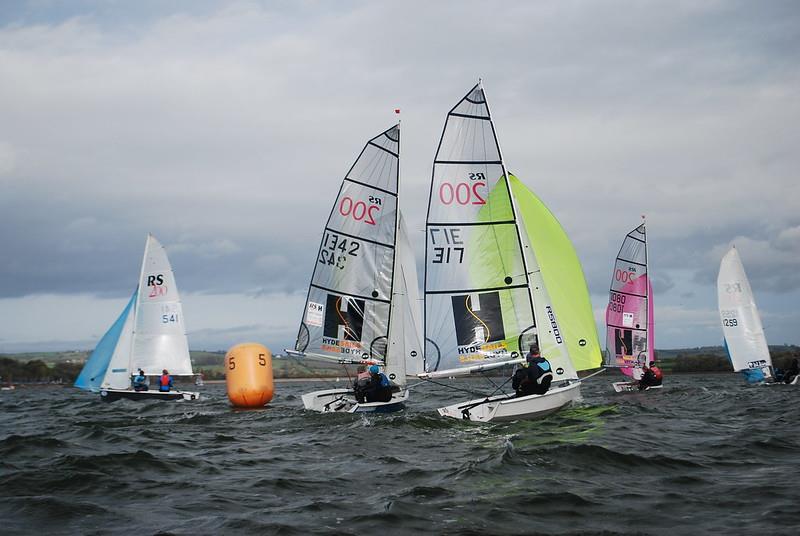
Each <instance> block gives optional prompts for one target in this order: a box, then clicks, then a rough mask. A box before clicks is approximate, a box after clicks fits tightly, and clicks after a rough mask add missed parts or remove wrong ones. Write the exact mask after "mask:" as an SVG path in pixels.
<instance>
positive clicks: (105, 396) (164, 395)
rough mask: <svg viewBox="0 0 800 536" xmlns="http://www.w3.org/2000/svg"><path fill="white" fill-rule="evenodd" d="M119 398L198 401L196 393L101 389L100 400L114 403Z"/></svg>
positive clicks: (198, 395) (198, 396)
mask: <svg viewBox="0 0 800 536" xmlns="http://www.w3.org/2000/svg"><path fill="white" fill-rule="evenodd" d="M121 398H127V399H128V400H199V399H200V393H198V392H196V391H166V392H165V391H133V390H131V389H101V390H100V399H101V400H103V401H104V402H114V401H116V400H119V399H121Z"/></svg>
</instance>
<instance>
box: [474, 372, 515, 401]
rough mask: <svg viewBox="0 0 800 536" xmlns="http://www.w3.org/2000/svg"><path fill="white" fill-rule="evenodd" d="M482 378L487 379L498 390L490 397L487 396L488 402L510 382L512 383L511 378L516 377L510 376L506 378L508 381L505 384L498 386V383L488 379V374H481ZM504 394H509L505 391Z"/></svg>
mask: <svg viewBox="0 0 800 536" xmlns="http://www.w3.org/2000/svg"><path fill="white" fill-rule="evenodd" d="M481 376H483V377H484V378H486V379H487V380H488V381H489V383H491V384H492V385H494V386H495V387H496V389H495V390H494V391H492V393H491V394H490V395H487V396H486V398H487V400H488V399H489V398H491V397H493V396H494V394H495V393H496V392H497V391H500V390H501V389H503V387H504V386H505V385H506V384H507V383H508V382H510V381H511V378H513V377H514V376H513V375H511V376H509V377H508V378H506V381H504V382H503V383H501V384H500V385H497V384H496V383H494V382H493V381H492V380H490V379H489V377H488V376H486V374H485V373H483V372H482V373H481ZM503 394H504V395H508V394H509V393H506V392H505V391H503Z"/></svg>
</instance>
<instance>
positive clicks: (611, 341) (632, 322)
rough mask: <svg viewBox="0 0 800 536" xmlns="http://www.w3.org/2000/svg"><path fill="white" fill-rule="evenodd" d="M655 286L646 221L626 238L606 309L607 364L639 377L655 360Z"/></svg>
mask: <svg viewBox="0 0 800 536" xmlns="http://www.w3.org/2000/svg"><path fill="white" fill-rule="evenodd" d="M651 296H652V285H651V283H650V279H649V277H648V275H647V247H646V237H645V229H644V224H642V225H640V226H639V227H637V228H636V229H634V230H633V231H631V232H630V233H628V234H627V235H626V237H625V240H624V242H623V244H622V248H620V252H619V254H618V256H617V259H616V262H615V263H614V272H613V274H612V278H611V289H610V292H609V299H608V306H607V308H606V329H607V331H606V348H607V357H606V366H609V367H620V368H621V370H622V372H623V373H624V374H626V375H628V376H633V377H637V376H638V375H639V373H640V371H641V368H642V367H643V366H645V365H647V364H648V363H649V362H650V361H652V359H653V341H652V333H653V304H652V299H651V298H650V297H651Z"/></svg>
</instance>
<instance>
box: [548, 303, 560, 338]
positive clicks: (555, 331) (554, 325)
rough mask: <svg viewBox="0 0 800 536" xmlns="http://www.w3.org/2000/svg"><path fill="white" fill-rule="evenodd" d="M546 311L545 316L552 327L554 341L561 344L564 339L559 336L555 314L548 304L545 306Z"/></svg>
mask: <svg viewBox="0 0 800 536" xmlns="http://www.w3.org/2000/svg"><path fill="white" fill-rule="evenodd" d="M545 310H546V311H547V318H549V319H550V327H551V328H553V336H554V337H555V338H556V342H557V343H558V344H562V343H563V342H564V340H563V339H562V338H561V331H559V329H558V324H557V323H556V315H555V313H553V308H552V307H550V306H549V305H548V306H547V307H545Z"/></svg>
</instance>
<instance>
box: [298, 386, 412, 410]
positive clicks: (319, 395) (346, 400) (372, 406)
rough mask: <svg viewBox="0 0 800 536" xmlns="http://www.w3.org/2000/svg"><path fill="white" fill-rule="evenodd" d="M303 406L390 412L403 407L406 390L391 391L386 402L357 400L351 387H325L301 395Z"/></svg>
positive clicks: (312, 408) (322, 408)
mask: <svg viewBox="0 0 800 536" xmlns="http://www.w3.org/2000/svg"><path fill="white" fill-rule="evenodd" d="M302 399H303V406H304V407H305V408H306V409H307V410H310V411H318V412H320V413H392V412H395V411H400V410H401V409H403V408H405V406H406V402H407V401H408V390H406V389H403V390H402V391H400V392H397V393H392V399H391V400H390V401H388V402H364V403H361V402H358V401H356V397H355V394H353V390H352V389H326V390H324V391H314V392H312V393H306V394H304V395H303V396H302Z"/></svg>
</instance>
